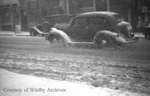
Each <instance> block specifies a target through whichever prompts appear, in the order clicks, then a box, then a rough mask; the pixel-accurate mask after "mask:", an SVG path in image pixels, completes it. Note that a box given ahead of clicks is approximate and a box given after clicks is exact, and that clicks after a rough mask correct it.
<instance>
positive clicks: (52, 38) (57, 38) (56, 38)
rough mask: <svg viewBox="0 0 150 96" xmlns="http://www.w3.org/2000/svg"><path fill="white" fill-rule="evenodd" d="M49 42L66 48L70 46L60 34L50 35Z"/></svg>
mask: <svg viewBox="0 0 150 96" xmlns="http://www.w3.org/2000/svg"><path fill="white" fill-rule="evenodd" d="M47 40H48V41H49V42H50V44H57V45H60V46H64V47H67V46H68V44H67V43H66V42H65V41H64V39H63V38H62V37H61V36H59V35H58V34H49V35H48V37H47Z"/></svg>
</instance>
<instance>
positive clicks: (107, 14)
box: [76, 11, 118, 18]
mask: <svg viewBox="0 0 150 96" xmlns="http://www.w3.org/2000/svg"><path fill="white" fill-rule="evenodd" d="M114 15H118V13H116V12H110V11H93V12H85V13H81V14H79V15H78V16H76V18H78V17H93V16H101V17H106V18H109V17H110V18H111V17H113V16H114Z"/></svg>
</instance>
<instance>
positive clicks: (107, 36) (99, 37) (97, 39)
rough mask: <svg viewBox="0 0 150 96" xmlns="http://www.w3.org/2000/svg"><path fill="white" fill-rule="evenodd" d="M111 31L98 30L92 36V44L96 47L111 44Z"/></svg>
mask: <svg viewBox="0 0 150 96" xmlns="http://www.w3.org/2000/svg"><path fill="white" fill-rule="evenodd" d="M113 36H114V35H113V33H112V32H111V31H99V32H97V33H96V35H95V36H94V40H93V42H94V44H95V46H96V47H97V48H103V47H106V46H111V45H113V44H114V43H113V41H114V40H113Z"/></svg>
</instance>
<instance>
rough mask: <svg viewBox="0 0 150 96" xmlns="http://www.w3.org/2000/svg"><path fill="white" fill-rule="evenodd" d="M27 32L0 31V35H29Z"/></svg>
mask: <svg viewBox="0 0 150 96" xmlns="http://www.w3.org/2000/svg"><path fill="white" fill-rule="evenodd" d="M29 35H30V34H29V32H25V31H22V32H18V33H15V32H14V31H0V36H29Z"/></svg>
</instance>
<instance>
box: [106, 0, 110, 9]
mask: <svg viewBox="0 0 150 96" xmlns="http://www.w3.org/2000/svg"><path fill="white" fill-rule="evenodd" d="M106 10H107V11H110V0H106Z"/></svg>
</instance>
